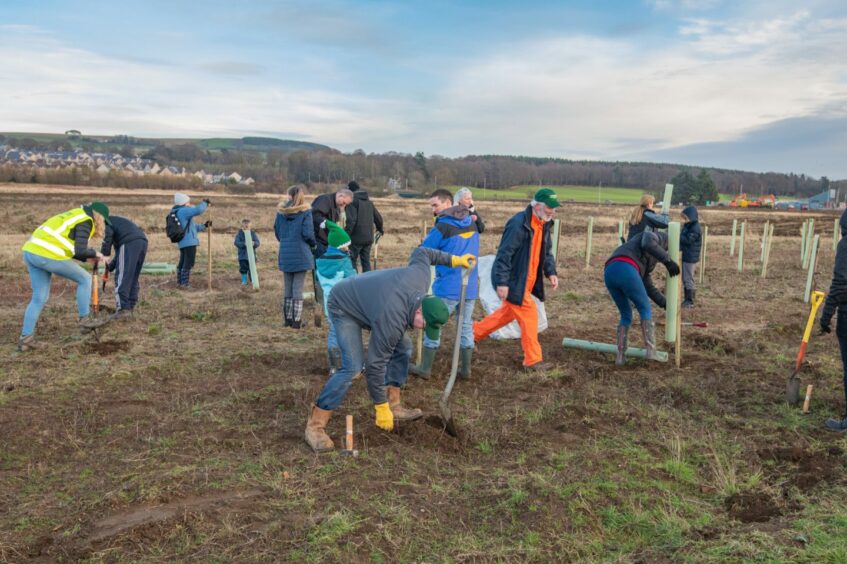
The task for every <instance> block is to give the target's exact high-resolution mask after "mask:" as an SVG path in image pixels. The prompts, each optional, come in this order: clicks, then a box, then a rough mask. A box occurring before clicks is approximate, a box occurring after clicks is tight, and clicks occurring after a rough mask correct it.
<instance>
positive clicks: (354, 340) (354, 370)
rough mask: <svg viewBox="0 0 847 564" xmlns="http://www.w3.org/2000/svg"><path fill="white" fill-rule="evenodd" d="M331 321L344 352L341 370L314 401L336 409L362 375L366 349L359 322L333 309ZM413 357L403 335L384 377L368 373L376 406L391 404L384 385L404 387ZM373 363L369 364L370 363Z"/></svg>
mask: <svg viewBox="0 0 847 564" xmlns="http://www.w3.org/2000/svg"><path fill="white" fill-rule="evenodd" d="M329 318H330V320H331V322H332V326H333V327H334V328H335V336H336V338H337V340H338V348H339V349H341V369H340V370H337V371H336V372H335V374H333V375H332V376H330V378H329V380H327V383H326V384H325V385H324V387H323V389H322V390H321V393H320V395H319V396H318V400H317V401H316V402H315V403H316V404H317V406H318V407H320V408H321V409H326V410H329V411H332V410H335V409H337V408H338V406H339V405H341V402H342V401H344V396H346V395H347V390H349V389H350V383H351V382H352V380H353V377H354V376H355V375H356V374H358V373H359V372H361V370H362V365H363V364H364V362H365V350H364V344H363V342H362V327H361V326H360V325H359V322H358V321H356V320H355V319H353V318H352V317H350V316H349V315H347V314H346V313H344V312H343V311H341V310H339V309H334V308H330V310H329ZM411 354H412V342H411V341H410V340H409V338H408V337H407V336H405V335H404V336H403V338H402V339H400V342H399V343H398V344H397V347H396V348H395V349H394V352H393V354H392V355H391V358H390V359H389V360H388V365H387V366H386V369H385V377H384V378H383V379H381V380H377V379H376V378H375V376H374V375H371V374H366V375H365V377H366V379H367V384H368V392H369V393H370V396H371V399H372V400H373V402H374V403H384V402H386V401H388V398H387V397H386V393H385V386H395V387H398V388H400V387H402V386H403V385H404V384H405V383H406V378H408V376H409V358H410V357H411ZM369 364H370V363H369Z"/></svg>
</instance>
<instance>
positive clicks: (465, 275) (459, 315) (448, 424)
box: [438, 261, 475, 437]
mask: <svg viewBox="0 0 847 564" xmlns="http://www.w3.org/2000/svg"><path fill="white" fill-rule="evenodd" d="M474 262H475V261H472V262H471V267H470V268H468V269H465V271H464V272H462V291H461V292H460V294H459V306H458V308H457V310H458V311H457V312H456V342H455V343H453V364H452V365H451V366H450V379H449V380H447V385H446V386H445V387H444V392H443V393H442V394H441V399H439V400H438V406H439V407H440V408H441V419H442V421H443V423H444V428H445V429H446V430H447V434H448V435H450V436H451V437H458V436H459V432H458V431H457V430H456V424H455V423H454V422H453V414H452V413H451V412H450V403H449V401H450V392H452V391H453V385H454V384H455V383H456V374H458V372H459V348H460V347H461V343H462V320H463V319H464V317H463V313H464V311H465V293H466V292H467V290H468V279H469V278H470V274H471V270H473V267H474Z"/></svg>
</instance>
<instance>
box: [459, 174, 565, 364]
mask: <svg viewBox="0 0 847 564" xmlns="http://www.w3.org/2000/svg"><path fill="white" fill-rule="evenodd" d="M558 207H559V201H558V199H557V197H556V192H554V191H553V190H551V189H550V188H542V189H541V190H539V191H538V192H536V193H535V196H534V197H533V199H532V202H530V204H529V205H528V206H527V207H526V209H525V210H524V211H522V212H520V213H518V214H516V215H514V216H513V217H512V218H511V219H510V220H509V221H508V222H507V223H506V228H505V229H504V231H503V236H502V237H501V238H500V246H499V247H498V248H497V258H495V259H494V266H493V267H492V269H491V280H492V284H493V285H494V287H495V288H496V289H497V295H498V296H499V297H500V299H501V300H503V305H502V306H500V309H498V310H497V311H495V312H494V313H492V314H491V315H489V316H488V317H486V318H485V319H483V320H482V321H480V322H478V323H474V328H473V333H474V342H476V343H478V342H480V341H481V340H483V339H485V338H486V337H488V336H489V335H490V334H491V333H493V332H494V331H496V330H498V329H500V328H501V327H503V326H505V325H507V324H509V323H511V322H512V321H517V322H518V325H519V326H520V328H521V346H522V347H523V353H524V360H523V365H524V368H525V369H527V370H548V369H549V368H550V367H551V365H550V364H549V363H545V362H542V361H543V357H542V354H541V345H540V344H539V342H538V309H537V308H536V305H535V300H533V299H532V296H535V297H537V298H538V299H539V300H541V301H544V277H545V276H546V277H547V278H548V279H549V280H550V284H551V285H552V286H553V289H554V290H555V289H556V288H558V287H559V278H558V276H557V275H556V261H555V259H554V258H553V253H552V244H551V240H550V226H551V225H552V220H553V216H554V215H555V214H556V208H558Z"/></svg>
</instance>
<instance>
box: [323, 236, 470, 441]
mask: <svg viewBox="0 0 847 564" xmlns="http://www.w3.org/2000/svg"><path fill="white" fill-rule="evenodd" d="M475 258H476V257H474V256H473V255H471V254H467V255H462V256H455V255H450V254H447V253H444V252H441V251H437V250H434V249H427V248H424V247H418V248H416V249H415V250H414V251H412V256H411V257H410V258H409V265H408V266H406V267H404V268H391V269H386V270H372V271H370V272H366V273H363V274H361V275H359V276H355V277H352V278H347V279H344V280H342V281H341V282H339V283H338V284H336V285H335V286H334V287H333V289H332V293H331V294H330V296H329V300H328V302H327V310H328V312H329V317H330V320H331V321H332V326H333V328H334V329H335V334H336V338H337V340H338V346H339V348H340V349H341V368H340V369H339V370H337V371H336V372H335V374H333V375H332V376H331V377H330V379H329V380H328V381H327V383H326V385H324V388H323V390H321V393H320V395H319V396H318V399H317V401H316V402H315V404H314V405H313V406H312V409H311V413H310V414H309V421H308V422H307V423H306V442H307V443H308V444H309V446H311V447H312V449H314V450H315V452H322V451H327V450H331V449H332V448H333V444H332V440H331V439H330V438H329V436H328V435H327V434H326V425H327V423H328V422H329V418H330V417H331V416H332V412H333V410H335V409H336V408H337V407H338V406H339V405H341V402H342V401H343V400H344V396H345V395H346V394H347V390H348V389H349V388H350V383H351V381H352V380H353V377H354V376H355V375H357V374H358V373H359V372H361V371H362V366H363V365H365V374H366V381H367V386H368V393H369V394H370V396H371V399H372V400H373V402H374V409H375V411H376V424H377V426H378V427H380V428H381V429H385V430H386V431H390V430H392V429H393V428H394V421H395V420H396V421H411V420H414V419H419V418H420V417H422V416H423V413H422V412H421V410H419V409H406V408H405V407H402V406H401V405H400V388H401V387H402V386H403V385H404V384H405V383H406V379H407V378H408V375H409V356H410V353H411V350H412V343H411V341H410V339H409V337H408V336H406V331H407V330H408V329H410V328H413V327H414V328H417V329H424V330H425V332H426V334H427V336H429V337H430V338H433V339H436V338H438V334H439V331H440V330H441V326H442V325H443V324H444V323H445V322H446V321H447V319H448V317H449V315H448V311H447V306H445V305H444V302H442V301H441V300H440V299H439V298H436V297H434V296H426V292H427V289H428V288H429V277H430V266H431V265H449V266H452V267H457V266H462V267H464V268H470V267H471V262H472V261H473V260H474V259H475ZM363 329H368V330H370V332H371V334H370V340H369V341H368V354H367V358H365V353H364V346H363V343H362V330H363Z"/></svg>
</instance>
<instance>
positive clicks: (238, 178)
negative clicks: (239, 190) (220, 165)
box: [227, 172, 241, 183]
mask: <svg viewBox="0 0 847 564" xmlns="http://www.w3.org/2000/svg"><path fill="white" fill-rule="evenodd" d="M227 180H233V181H235V182H236V183H238V182H241V175H240V174H238V173H237V172H233V173H232V174H230V175H229V176H227Z"/></svg>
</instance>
